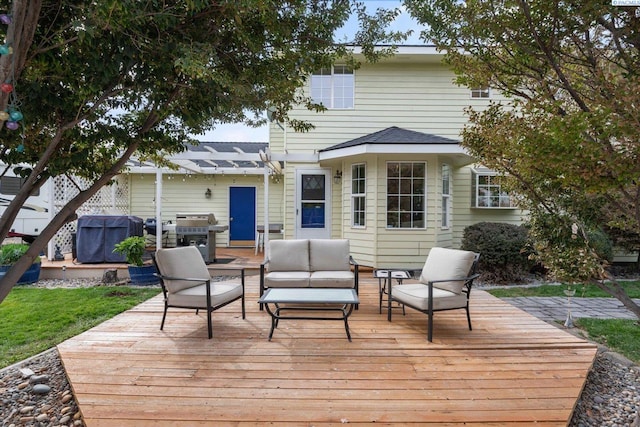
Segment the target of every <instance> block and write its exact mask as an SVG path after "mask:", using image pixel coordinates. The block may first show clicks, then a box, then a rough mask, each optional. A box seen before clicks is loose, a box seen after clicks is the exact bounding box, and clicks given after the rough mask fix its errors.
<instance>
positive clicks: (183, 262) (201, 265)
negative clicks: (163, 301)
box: [156, 246, 211, 293]
mask: <svg viewBox="0 0 640 427" xmlns="http://www.w3.org/2000/svg"><path fill="white" fill-rule="evenodd" d="M156 262H157V263H158V269H159V270H160V274H161V275H163V276H168V277H181V278H192V279H202V281H203V282H204V281H207V280H208V279H209V278H210V277H211V275H210V274H209V270H208V269H207V264H205V262H204V259H203V258H202V255H201V254H200V251H199V250H198V248H196V247H195V246H181V247H177V248H169V249H158V250H157V251H156ZM163 282H164V285H165V286H166V288H167V289H168V290H169V292H171V293H175V292H179V291H180V290H182V289H187V288H191V287H194V286H198V285H200V284H201V283H202V282H196V281H192V280H179V279H177V280H172V279H164V280H163Z"/></svg>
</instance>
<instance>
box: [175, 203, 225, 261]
mask: <svg viewBox="0 0 640 427" xmlns="http://www.w3.org/2000/svg"><path fill="white" fill-rule="evenodd" d="M228 229H229V226H227V225H218V221H217V220H216V217H215V215H214V214H212V213H184V214H176V237H177V242H178V245H180V246H189V245H191V246H196V247H197V248H198V250H199V251H200V254H201V255H202V258H203V259H204V261H205V262H206V263H211V262H216V234H217V233H221V232H223V231H225V230H228Z"/></svg>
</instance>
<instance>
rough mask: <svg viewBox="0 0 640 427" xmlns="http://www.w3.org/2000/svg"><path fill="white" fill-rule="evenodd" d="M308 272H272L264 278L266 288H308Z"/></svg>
mask: <svg viewBox="0 0 640 427" xmlns="http://www.w3.org/2000/svg"><path fill="white" fill-rule="evenodd" d="M309 276H310V273H309V272H308V271H272V272H270V273H267V274H266V275H265V276H264V287H265V288H307V287H309Z"/></svg>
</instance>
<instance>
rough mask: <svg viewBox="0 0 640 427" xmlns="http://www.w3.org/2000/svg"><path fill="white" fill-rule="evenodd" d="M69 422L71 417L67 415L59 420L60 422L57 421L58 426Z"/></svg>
mask: <svg viewBox="0 0 640 427" xmlns="http://www.w3.org/2000/svg"><path fill="white" fill-rule="evenodd" d="M69 421H71V417H70V416H69V415H65V416H64V417H62V418H60V421H58V424H66V423H68V422H69Z"/></svg>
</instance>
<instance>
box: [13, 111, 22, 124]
mask: <svg viewBox="0 0 640 427" xmlns="http://www.w3.org/2000/svg"><path fill="white" fill-rule="evenodd" d="M9 117H11V120H13V121H14V122H19V121H20V120H22V119H23V118H24V116H23V115H22V113H21V112H20V111H18V110H12V111H11V112H10V113H9Z"/></svg>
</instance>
